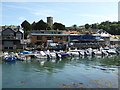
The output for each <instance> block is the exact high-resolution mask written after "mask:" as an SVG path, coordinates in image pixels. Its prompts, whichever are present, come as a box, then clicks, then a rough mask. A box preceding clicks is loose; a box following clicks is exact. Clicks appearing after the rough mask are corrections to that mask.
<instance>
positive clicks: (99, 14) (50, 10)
mask: <svg viewBox="0 0 120 90" xmlns="http://www.w3.org/2000/svg"><path fill="white" fill-rule="evenodd" d="M50 16H51V17H53V21H54V22H58V23H62V24H64V25H65V26H72V25H74V24H76V25H77V26H80V25H84V24H86V23H88V24H93V23H100V22H103V21H107V20H109V21H118V2H2V25H20V24H21V23H22V22H23V21H24V20H27V21H28V22H29V23H31V24H32V23H33V22H34V21H35V22H38V21H39V20H41V19H42V20H44V21H45V22H47V17H50Z"/></svg>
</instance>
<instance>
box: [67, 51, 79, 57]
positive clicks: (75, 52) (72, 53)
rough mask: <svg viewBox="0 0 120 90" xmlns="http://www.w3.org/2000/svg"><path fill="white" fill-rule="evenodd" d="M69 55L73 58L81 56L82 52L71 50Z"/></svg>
mask: <svg viewBox="0 0 120 90" xmlns="http://www.w3.org/2000/svg"><path fill="white" fill-rule="evenodd" d="M67 53H68V54H70V55H72V56H80V52H79V51H78V50H70V51H68V52H67Z"/></svg>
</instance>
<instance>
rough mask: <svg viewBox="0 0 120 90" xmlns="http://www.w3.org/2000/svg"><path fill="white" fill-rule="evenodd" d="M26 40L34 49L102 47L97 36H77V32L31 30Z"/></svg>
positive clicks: (100, 40)
mask: <svg viewBox="0 0 120 90" xmlns="http://www.w3.org/2000/svg"><path fill="white" fill-rule="evenodd" d="M28 39H29V41H30V43H31V44H33V45H34V47H35V46H36V48H45V47H46V48H49V49H53V48H54V49H55V48H57V49H58V48H59V49H61V48H62V49H63V48H64V49H65V48H69V47H75V48H89V47H92V48H98V47H100V45H104V40H103V39H101V36H100V35H99V34H92V33H91V34H89V33H81V34H79V33H78V32H77V31H70V32H66V31H55V30H49V31H46V30H31V32H30V34H29V36H28ZM68 46H69V47H68Z"/></svg>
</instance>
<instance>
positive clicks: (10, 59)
mask: <svg viewBox="0 0 120 90" xmlns="http://www.w3.org/2000/svg"><path fill="white" fill-rule="evenodd" d="M4 60H5V61H15V60H17V57H5V58H4Z"/></svg>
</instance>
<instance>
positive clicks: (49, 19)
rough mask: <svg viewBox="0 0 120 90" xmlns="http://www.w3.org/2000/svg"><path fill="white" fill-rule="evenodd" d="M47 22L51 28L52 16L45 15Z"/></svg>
mask: <svg viewBox="0 0 120 90" xmlns="http://www.w3.org/2000/svg"><path fill="white" fill-rule="evenodd" d="M47 24H49V25H50V27H51V29H53V17H47Z"/></svg>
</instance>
